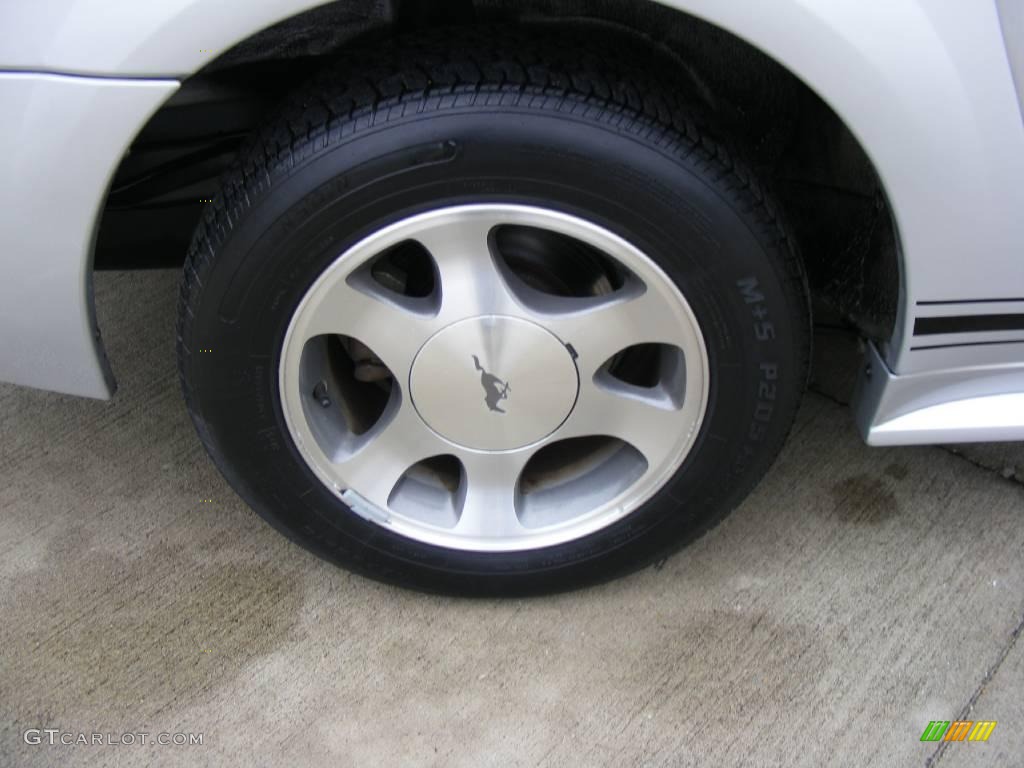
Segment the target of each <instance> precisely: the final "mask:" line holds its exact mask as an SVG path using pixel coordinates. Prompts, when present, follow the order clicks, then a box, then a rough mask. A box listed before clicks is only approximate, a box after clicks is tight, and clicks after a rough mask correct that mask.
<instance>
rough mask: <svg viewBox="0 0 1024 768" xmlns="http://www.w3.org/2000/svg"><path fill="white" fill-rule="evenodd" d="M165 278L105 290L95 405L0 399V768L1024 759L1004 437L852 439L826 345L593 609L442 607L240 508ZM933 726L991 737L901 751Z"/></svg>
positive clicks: (1017, 485) (1011, 460)
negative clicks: (748, 473) (775, 449)
mask: <svg viewBox="0 0 1024 768" xmlns="http://www.w3.org/2000/svg"><path fill="white" fill-rule="evenodd" d="M175 282H176V277H175V275H174V274H173V273H168V272H156V273H135V274H127V273H115V274H101V275H99V277H98V280H97V292H98V296H99V308H100V320H101V325H102V328H103V331H104V336H105V339H106V341H107V344H108V348H109V350H110V355H111V359H112V361H113V364H114V368H115V371H116V372H117V374H118V378H119V381H120V385H121V389H120V391H119V393H118V394H117V395H116V397H115V398H114V399H113V400H112V401H111V402H108V403H102V402H92V401H86V400H79V399H74V398H68V397H62V396H60V395H53V394H47V393H42V392H36V391H30V390H26V389H18V388H14V387H9V386H0V436H2V439H0V550H2V554H0V765H25V766H37V765H57V764H60V765H89V766H93V765H142V764H147V765H178V764H185V765H190V766H192V765H235V764H237V765H246V766H248V765H282V766H297V765H321V764H323V765H326V764H330V765H333V766H390V765H438V766H472V767H473V768H480V767H482V766H503V767H504V766H576V765H579V766H605V765H607V766H634V765H635V766H641V765H650V766H687V765H698V764H702V765H703V764H706V765H713V766H747V765H749V766H787V767H789V766H823V765H829V766H836V765H850V766H866V765H879V766H924V765H929V764H930V765H939V766H942V768H951V767H953V766H988V765H1004V766H1020V765H1022V764H1024V728H1022V726H1024V696H1022V695H1021V691H1022V689H1024V641H1021V640H1020V639H1019V634H1020V632H1021V626H1022V622H1024V471H1022V470H1024V461H1022V458H1024V452H1022V447H1021V446H1020V445H1009V446H974V447H961V448H958V449H957V450H958V451H961V454H960V455H957V454H954V453H953V452H951V451H950V450H948V449H945V448H941V447H921V448H899V449H869V448H867V447H865V446H864V445H863V444H862V443H861V441H860V439H859V438H858V436H857V434H856V432H855V430H854V428H853V426H852V424H851V421H850V418H849V413H848V411H847V410H846V409H845V408H844V407H842V406H841V405H840V404H838V402H837V401H842V400H843V399H844V390H845V388H846V386H847V384H848V381H847V379H846V378H844V371H846V370H848V369H844V368H843V366H842V365H841V364H840V362H839V361H841V360H843V359H849V357H848V355H847V351H844V349H843V344H844V343H845V340H844V339H843V338H842V337H838V336H835V335H827V334H826V335H825V336H824V337H823V338H821V339H819V356H818V359H819V361H820V364H819V366H818V369H817V373H816V381H817V383H816V389H818V390H820V391H823V392H824V393H825V394H824V395H822V394H814V393H812V394H809V395H808V397H807V399H806V401H805V405H804V407H803V409H802V411H801V413H800V416H799V420H798V423H797V425H796V427H795V429H794V433H793V435H792V437H791V439H790V441H789V444H788V446H787V447H786V449H785V451H784V452H783V455H782V456H781V458H780V459H779V461H778V463H777V464H776V466H775V467H774V469H773V470H772V471H771V472H770V473H769V475H768V477H767V478H766V479H765V481H764V482H763V483H762V484H761V486H760V487H759V488H758V489H757V491H756V492H755V493H754V495H753V496H752V497H751V498H750V499H749V500H748V501H747V502H746V503H744V504H743V505H742V506H741V507H740V509H738V510H737V511H736V512H735V513H734V514H733V515H732V516H731V517H730V518H728V519H727V520H726V521H725V522H724V523H723V524H722V525H721V526H720V527H719V528H717V529H716V530H715V531H713V532H711V533H710V534H709V535H707V536H706V537H704V538H703V539H702V540H700V541H699V542H697V543H696V544H694V545H693V546H691V547H690V548H688V549H686V550H684V551H683V552H681V553H679V554H677V555H676V556H674V557H672V558H670V559H669V560H668V561H667V562H666V563H664V564H663V565H662V566H661V567H659V568H651V569H648V570H646V571H644V572H642V573H638V574H636V575H634V576H632V577H629V578H626V579H623V580H620V581H617V582H615V583H612V584H607V585H604V586H601V587H597V588H593V589H589V590H584V591H580V592H576V593H571V594H566V595H559V596H556V597H550V598H537V599H531V600H508V601H494V600H476V601H470V600H455V599H446V598H442V597H432V596H425V595H420V594H415V593H412V592H407V591H402V590H399V589H395V588H391V587H386V586H382V585H379V584H376V583H374V582H370V581H367V580H365V579H362V578H359V577H356V576H353V575H350V574H348V573H346V572H344V571H341V570H338V569H335V568H333V567H331V566H328V565H326V564H324V563H321V562H320V561H318V560H316V559H315V558H314V557H313V556H311V555H309V554H307V553H306V552H304V551H303V550H301V549H299V548H298V547H296V546H294V545H292V544H291V543H289V542H287V541H285V540H284V539H283V538H282V537H280V536H279V535H277V534H276V533H274V532H273V531H272V530H271V529H270V528H269V527H268V526H266V525H265V524H263V523H262V522H261V521H260V520H259V518H257V517H256V515H255V514H254V513H252V512H251V511H249V510H248V508H246V507H245V505H243V504H242V503H241V502H240V501H239V500H238V499H237V498H236V497H235V495H234V494H233V493H232V491H231V489H230V488H229V487H228V485H227V484H226V483H225V482H224V481H223V480H222V479H221V478H220V476H219V475H218V474H217V472H216V471H215V470H214V469H213V467H212V466H211V465H210V463H209V462H208V460H207V458H206V455H205V453H204V452H203V449H202V447H201V446H200V444H199V441H198V439H197V438H196V437H195V435H194V434H193V431H192V428H191V425H190V423H189V421H188V417H187V414H186V413H185V409H184V406H183V405H182V403H181V399H180V396H179V392H178V385H177V380H176V375H175V367H174V355H173V333H174V300H175V291H176V285H175ZM207 500H208V501H207ZM957 717H963V718H966V719H986V720H996V721H998V723H999V725H998V726H997V727H996V729H995V730H994V731H993V733H992V736H991V738H990V740H989V742H988V743H987V744H969V743H951V744H949V745H948V746H946V748H944V749H942V748H937V746H936V745H935V744H928V743H922V742H920V741H919V737H920V735H921V732H922V730H923V729H924V726H925V725H926V724H927V722H928V721H929V720H954V719H956V718H957ZM29 728H57V729H61V730H62V731H66V732H71V733H78V732H86V733H92V732H101V733H107V732H113V733H120V732H133V733H139V732H147V733H150V734H157V733H160V732H167V733H176V732H192V733H202V734H203V744H202V746H151V745H147V746H138V745H136V746H126V745H122V746H98V745H97V746H47V745H45V744H44V745H30V744H26V743H25V742H24V739H23V735H22V734H23V732H24V731H25V729H29ZM151 738H152V737H151ZM940 746H941V745H940Z"/></svg>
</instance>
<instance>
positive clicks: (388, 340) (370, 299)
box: [304, 280, 438, 382]
mask: <svg viewBox="0 0 1024 768" xmlns="http://www.w3.org/2000/svg"><path fill="white" fill-rule="evenodd" d="M325 291H326V293H325V294H324V295H323V296H322V297H320V298H319V301H318V302H317V303H316V304H315V306H313V308H312V310H311V311H310V313H309V315H308V320H307V321H306V325H305V333H304V336H305V338H306V339H310V338H313V337H314V336H319V335H321V334H328V333H332V334H344V335H345V336H350V337H352V338H354V339H356V340H357V341H360V342H362V343H363V344H365V345H366V346H367V347H369V348H370V350H371V351H372V352H373V353H374V354H375V355H376V356H377V357H379V358H380V359H381V361H382V362H383V363H384V365H386V366H387V367H388V369H389V370H390V371H391V373H392V374H393V375H394V376H395V378H396V379H398V380H399V381H401V382H405V381H408V371H409V367H410V365H411V363H412V360H413V358H414V357H415V356H416V351H417V350H418V349H419V348H420V346H421V345H422V344H423V342H424V341H426V340H427V339H428V338H430V335H431V334H432V333H433V332H434V331H435V330H436V328H437V327H438V324H437V321H436V318H435V317H433V316H431V315H430V314H426V313H422V312H418V311H415V310H414V309H413V308H412V307H411V306H406V305H405V304H403V302H402V297H395V298H394V299H392V298H390V297H387V296H386V295H385V294H384V293H383V289H382V292H381V293H380V294H378V295H374V294H373V293H372V288H370V287H368V288H367V290H366V291H364V290H360V289H359V288H356V287H354V286H352V285H350V284H349V283H348V282H346V281H345V280H338V281H336V282H335V284H333V285H332V286H330V288H329V289H325ZM409 303H410V304H411V302H409Z"/></svg>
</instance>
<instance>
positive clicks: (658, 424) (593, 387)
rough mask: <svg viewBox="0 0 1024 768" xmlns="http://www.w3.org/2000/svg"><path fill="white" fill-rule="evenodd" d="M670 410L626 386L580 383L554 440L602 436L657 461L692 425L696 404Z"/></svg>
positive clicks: (667, 405)
mask: <svg viewBox="0 0 1024 768" xmlns="http://www.w3.org/2000/svg"><path fill="white" fill-rule="evenodd" d="M692 399H693V400H695V401H697V402H696V403H690V402H684V403H683V407H682V408H673V407H672V405H671V403H670V402H669V401H668V400H667V399H659V398H658V397H656V396H654V395H647V394H646V393H644V391H643V390H639V389H638V388H636V387H631V386H629V385H627V384H621V385H620V384H619V383H618V382H614V381H613V382H609V383H608V386H604V385H600V384H596V383H594V382H593V381H592V380H588V383H583V382H581V386H580V394H579V399H578V400H577V402H576V408H575V410H574V411H573V413H572V414H571V415H570V416H569V419H568V420H567V421H566V423H565V424H564V425H562V427H561V429H559V430H558V432H556V434H555V437H556V438H559V439H561V438H567V437H587V436H598V435H605V436H608V437H616V438H618V439H620V440H622V441H623V442H626V443H629V444H630V445H631V446H633V447H634V448H635V449H636V450H638V451H639V452H640V453H641V454H643V456H644V458H645V459H646V460H647V463H648V465H654V464H657V463H659V462H661V461H662V460H663V459H664V457H665V456H666V455H667V454H668V453H669V452H671V451H672V448H673V446H674V445H675V444H676V443H678V442H679V441H680V440H681V439H683V437H684V436H685V435H686V434H689V433H690V431H691V430H692V429H693V428H694V427H695V426H696V423H697V415H698V414H699V412H700V403H699V399H698V398H697V397H694V398H692Z"/></svg>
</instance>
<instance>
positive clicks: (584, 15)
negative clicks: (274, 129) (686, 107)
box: [95, 0, 900, 339]
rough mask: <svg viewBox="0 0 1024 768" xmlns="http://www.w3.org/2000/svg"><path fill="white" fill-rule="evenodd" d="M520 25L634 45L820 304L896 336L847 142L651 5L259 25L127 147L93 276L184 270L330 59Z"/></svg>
mask: <svg viewBox="0 0 1024 768" xmlns="http://www.w3.org/2000/svg"><path fill="white" fill-rule="evenodd" d="M527 23H529V24H544V25H549V24H558V25H563V26H575V27H580V28H581V29H585V28H587V26H588V25H600V26H601V28H602V34H605V35H611V36H614V35H622V36H629V37H634V38H635V37H636V36H640V37H642V38H644V39H645V42H646V44H647V45H646V46H645V47H646V48H647V49H648V50H650V52H651V56H652V58H654V59H656V60H660V61H659V66H660V67H669V68H671V69H670V70H668V71H672V72H673V73H674V75H675V77H676V79H677V81H678V83H679V87H680V88H685V89H686V90H687V91H688V94H689V95H692V96H693V97H694V98H695V99H696V100H698V101H699V102H702V103H703V104H704V105H705V106H706V108H707V109H708V110H709V111H710V112H711V113H713V115H714V121H715V124H716V129H717V130H719V131H720V132H722V133H724V134H726V135H728V136H729V137H730V138H731V139H732V140H733V143H735V144H738V145H740V146H742V147H743V148H744V152H745V155H746V157H747V160H748V161H749V162H750V163H751V164H752V165H753V166H754V168H755V171H756V172H757V174H758V176H759V177H760V178H761V179H762V180H763V181H764V182H765V183H766V184H767V185H768V186H769V187H770V188H771V189H772V191H773V193H774V196H775V198H776V200H777V201H778V202H779V204H780V206H781V207H782V209H783V214H784V215H785V217H786V218H787V219H788V220H789V222H790V224H791V226H792V229H793V231H794V232H795V233H796V236H797V239H798V245H799V247H800V250H801V252H802V256H803V258H804V261H805V264H806V267H807V272H808V275H809V279H810V283H811V287H812V291H813V293H814V294H815V297H816V298H818V299H821V300H824V301H825V302H827V303H828V304H830V305H832V306H833V307H834V308H836V309H837V310H839V312H840V313H841V314H842V315H843V316H844V317H845V318H846V319H847V320H849V321H850V322H852V323H853V324H855V325H856V326H857V327H858V328H860V330H861V331H862V332H863V333H865V334H866V335H868V336H870V337H872V338H877V339H887V338H889V337H890V336H891V334H892V329H893V325H894V323H895V318H896V312H897V304H898V297H899V283H900V275H899V259H898V242H897V237H896V231H895V225H894V222H893V218H892V216H891V212H890V210H889V206H888V203H887V201H886V197H885V193H884V189H883V187H882V184H881V182H880V180H879V177H878V174H877V173H876V172H875V169H874V167H873V166H872V164H871V162H870V160H869V159H868V157H867V155H866V153H865V152H864V150H863V148H862V147H861V146H860V144H859V143H858V142H857V140H856V138H855V137H854V136H853V134H852V133H851V132H850V130H849V129H848V128H847V126H846V125H845V124H844V123H843V121H842V120H841V119H840V118H839V116H838V115H836V113H835V112H834V111H833V110H832V109H831V108H829V106H828V105H827V104H826V103H825V102H824V101H823V100H822V99H821V98H820V97H819V96H818V95H817V94H815V93H814V92H813V91H812V90H811V89H810V88H809V87H807V85H805V84H804V83H803V82H802V81H801V80H800V79H799V78H797V77H796V76H795V75H794V74H793V73H791V72H790V71H789V70H787V69H786V68H784V67H783V66H781V65H780V64H779V63H777V62H776V61H775V60H774V59H772V58H770V57H769V56H767V55H765V54H764V53H762V52H761V51H759V50H758V49H756V48H755V47H753V46H751V45H750V44H748V43H746V42H745V41H743V40H742V39H740V38H738V37H736V36H735V35H732V34H731V33H729V32H727V31H724V30H722V29H720V28H718V27H716V26H714V25H712V24H709V23H707V22H704V21H702V20H700V19H697V18H695V17H693V16H690V15H688V14H685V13H683V12H681V11H678V10H675V9H672V8H668V7H666V6H663V5H659V4H658V3H655V2H651V0H599V1H598V0H595V1H594V2H582V1H581V0H453V1H452V2H446V3H432V2H429V1H428V0H391V1H390V2H386V1H382V0H339V1H338V2H332V3H328V4H326V5H323V6H319V7H317V8H314V9H312V10H310V11H307V12H305V13H302V14H299V15H297V16H295V17H292V18H290V19H288V20H286V21H284V22H281V23H279V24H276V25H274V26H272V27H269V28H267V29H264V30H262V31H260V32H258V33H256V34H255V35H253V36H251V37H249V38H247V39H246V40H243V41H241V42H240V43H238V44H237V45H235V46H233V47H232V48H231V49H229V50H227V51H225V52H224V53H222V54H221V55H220V56H219V57H218V58H216V59H215V60H214V61H212V62H210V63H209V64H208V65H207V66H205V67H204V68H203V69H201V70H200V71H198V72H196V73H194V74H193V75H191V76H190V77H188V78H187V79H185V80H184V81H183V83H182V86H181V88H180V89H179V91H178V92H177V93H176V94H175V95H174V96H173V97H172V98H171V99H170V100H169V101H168V102H167V103H166V104H165V105H164V106H163V107H161V109H160V110H159V111H158V112H157V113H156V114H155V115H154V116H153V117H152V118H151V119H150V120H149V122H148V123H147V124H146V126H145V127H144V128H143V129H142V130H141V132H140V133H139V135H138V136H137V137H136V140H135V141H134V142H133V144H132V147H131V149H130V151H129V152H128V153H127V154H126V156H125V158H124V159H123V160H122V162H121V164H120V166H119V168H118V170H117V172H116V174H115V177H114V181H113V183H112V185H111V189H110V192H109V194H108V197H107V200H106V204H105V206H104V210H103V214H102V218H101V221H100V225H99V229H98V236H97V247H96V259H95V263H96V267H97V268H100V269H103V268H125V267H130V268H138V267H151V266H170V265H176V264H180V263H181V261H182V259H183V257H184V253H185V250H186V248H187V246H188V243H189V241H190V240H191V236H192V232H193V230H194V229H195V226H196V223H197V221H198V219H199V216H200V213H201V210H202V206H203V205H204V202H203V201H205V200H208V199H210V198H211V197H212V196H213V194H215V190H216V185H217V179H218V177H219V176H220V174H221V173H222V172H223V171H224V169H225V168H227V167H228V166H229V165H230V163H231V161H232V159H233V158H234V155H235V153H236V152H237V151H238V148H239V146H240V144H241V142H242V140H243V139H244V137H245V136H247V135H248V134H249V133H250V132H251V131H252V130H253V129H254V128H255V127H256V126H258V125H259V124H260V123H261V122H262V121H263V120H264V119H266V117H267V116H268V115H269V114H271V113H272V112H273V110H274V109H275V108H276V105H277V104H278V102H279V101H280V100H281V99H282V98H283V97H284V96H285V95H286V94H287V93H288V92H289V91H290V90H291V89H292V88H294V87H295V84H296V83H297V82H300V81H302V80H303V79H305V78H306V77H307V76H309V75H311V74H312V73H313V72H315V71H316V70H317V69H319V68H320V67H321V66H322V65H323V64H324V63H325V61H326V60H327V59H329V58H330V57H332V56H334V55H336V54H337V53H339V52H340V51H343V50H345V49H349V48H351V47H352V46H356V45H362V44H367V43H371V44H372V43H373V42H374V41H379V40H382V39H385V38H390V37H394V36H396V35H400V34H409V33H415V32H416V31H417V30H421V29H424V28H427V27H436V26H445V25H452V24H527ZM138 254H146V255H145V256H144V257H139V255H138Z"/></svg>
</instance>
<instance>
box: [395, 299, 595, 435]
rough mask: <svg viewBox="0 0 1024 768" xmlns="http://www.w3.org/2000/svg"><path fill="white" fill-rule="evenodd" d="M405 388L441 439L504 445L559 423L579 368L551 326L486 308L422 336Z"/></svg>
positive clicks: (575, 385)
mask: <svg viewBox="0 0 1024 768" xmlns="http://www.w3.org/2000/svg"><path fill="white" fill-rule="evenodd" d="M409 389H410V391H411V393H412V402H413V405H414V406H415V408H416V412H417V413H419V415H420V418H422V419H423V421H425V422H426V423H427V425H428V426H429V427H430V428H431V429H433V430H434V431H435V432H437V433H438V434H439V435H441V436H442V437H444V438H445V439H447V440H450V441H451V442H453V443H457V444H459V445H463V446H466V447H467V448H476V449H480V450H488V451H507V450H512V449H515V448H522V447H523V446H526V445H530V444H531V443H535V442H537V441H538V440H541V439H542V438H544V437H547V436H548V435H550V434H551V433H552V432H554V431H555V430H556V429H558V427H559V426H561V424H562V422H564V421H565V419H566V417H567V416H568V415H569V413H570V412H571V411H572V408H573V405H574V404H575V403H576V394H577V391H578V390H579V374H578V373H577V371H576V363H575V362H573V358H572V356H571V355H570V354H569V350H568V349H566V347H565V345H564V344H562V342H561V341H559V340H558V338H557V337H555V336H554V334H552V333H551V332H550V331H548V330H546V329H544V328H542V327H541V326H539V325H537V324H536V323H532V322H530V321H529V320H522V319H520V318H516V317H501V316H494V315H486V316H481V317H471V318H468V319H466V320H460V321H459V322H457V323H453V324H452V325H449V326H448V327H447V328H443V329H441V330H440V331H438V332H437V333H436V334H434V335H433V336H432V337H431V338H430V339H428V340H427V342H426V343H425V344H424V345H423V346H422V347H421V348H420V351H419V352H418V353H417V355H416V359H415V360H414V361H413V365H412V373H411V374H410V382H409Z"/></svg>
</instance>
